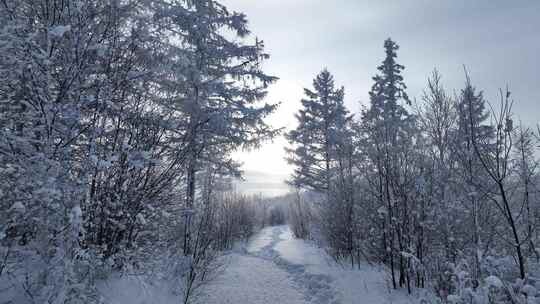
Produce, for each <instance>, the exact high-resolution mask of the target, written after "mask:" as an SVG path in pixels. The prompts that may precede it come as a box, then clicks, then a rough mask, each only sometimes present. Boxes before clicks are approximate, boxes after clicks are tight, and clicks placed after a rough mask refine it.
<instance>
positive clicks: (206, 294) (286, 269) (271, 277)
mask: <svg viewBox="0 0 540 304" xmlns="http://www.w3.org/2000/svg"><path fill="white" fill-rule="evenodd" d="M227 258H228V265H227V267H226V268H225V270H224V272H223V273H222V274H221V275H219V276H218V277H217V278H216V279H215V280H214V281H212V282H210V283H209V284H208V285H207V286H205V287H204V290H203V294H202V296H201V297H200V298H199V301H198V302H199V303H205V304H226V303H234V304H243V303H246V304H278V303H279V304H281V303H283V304H286V303H287V304H288V303H290V304H307V303H312V304H322V303H325V304H326V303H329V304H331V303H334V304H338V303H340V304H341V303H343V304H347V303H351V304H352V303H366V304H367V303H370V304H371V303H374V304H376V303H381V304H384V303H399V304H402V303H409V298H408V297H406V296H404V295H402V294H401V293H393V294H390V293H389V292H388V288H387V283H386V281H385V276H384V274H383V273H382V272H381V271H380V270H379V269H378V268H376V267H370V266H366V267H364V268H363V269H361V270H351V269H346V268H342V267H339V266H338V265H335V264H334V263H333V262H332V261H331V260H330V259H329V258H328V256H327V255H326V254H325V253H324V251H323V250H321V249H319V248H316V247H315V246H312V245H311V244H308V243H306V242H304V241H302V240H296V239H294V238H293V237H292V234H291V231H290V230H289V228H288V227H287V226H276V227H268V228H265V229H263V230H262V231H261V232H260V233H259V234H258V235H257V236H256V237H255V238H254V239H253V240H252V241H251V242H250V243H249V245H248V247H247V250H246V251H245V252H243V253H233V254H230V255H229V256H228V257H227Z"/></svg>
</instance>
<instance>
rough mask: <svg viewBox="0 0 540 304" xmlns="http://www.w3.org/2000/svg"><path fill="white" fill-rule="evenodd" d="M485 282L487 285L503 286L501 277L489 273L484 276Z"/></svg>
mask: <svg viewBox="0 0 540 304" xmlns="http://www.w3.org/2000/svg"><path fill="white" fill-rule="evenodd" d="M485 282H486V284H487V285H488V286H493V287H497V288H502V287H503V283H502V281H501V279H499V278H498V277H496V276H494V275H490V276H489V277H487V278H485Z"/></svg>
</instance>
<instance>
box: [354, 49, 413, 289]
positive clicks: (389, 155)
mask: <svg viewBox="0 0 540 304" xmlns="http://www.w3.org/2000/svg"><path fill="white" fill-rule="evenodd" d="M384 48H385V54H386V57H385V59H384V61H383V62H382V64H381V65H380V66H379V67H378V68H377V69H378V70H379V73H380V74H378V75H377V76H375V77H373V80H374V81H375V83H374V84H373V86H372V89H371V91H370V93H369V95H370V105H369V107H368V108H367V109H365V110H364V111H363V113H362V126H361V131H362V133H363V134H361V136H362V137H363V138H364V140H363V147H364V149H365V153H366V154H367V158H368V159H369V160H370V162H371V164H372V166H373V170H374V171H375V172H376V174H375V175H374V176H372V177H371V178H372V179H374V180H373V181H372V182H371V184H372V185H373V186H374V187H375V189H374V191H375V193H377V195H378V200H379V204H380V207H379V212H380V214H381V215H384V219H383V221H384V222H383V226H384V228H383V235H382V240H383V250H384V251H385V252H386V253H387V258H386V262H387V263H388V264H389V265H390V269H391V274H392V284H393V286H394V288H396V287H397V283H396V276H395V271H394V266H395V262H396V259H399V267H400V268H399V270H400V278H399V284H400V286H403V284H405V283H406V284H407V285H408V284H409V281H408V277H407V275H406V273H405V272H406V267H407V265H406V261H404V259H403V256H402V255H401V254H400V252H404V250H405V248H408V245H409V244H410V240H409V239H407V238H408V237H409V225H410V221H409V213H410V210H409V204H410V202H409V198H408V192H407V189H410V188H411V186H412V185H411V184H412V183H414V181H413V179H412V178H411V176H410V171H409V165H410V164H411V159H410V157H411V156H412V153H409V152H410V150H411V149H412V147H413V144H414V141H413V138H414V136H415V123H414V116H412V115H411V114H409V112H408V111H407V109H406V108H405V106H407V105H410V101H409V98H408V95H407V93H406V92H405V89H406V88H407V86H406V85H405V83H404V82H403V76H402V75H401V73H402V71H403V69H404V66H402V65H400V64H398V63H397V62H396V58H397V53H396V52H397V50H398V49H399V46H398V45H397V44H396V43H395V42H394V41H392V40H391V39H387V40H386V41H385V42H384Z"/></svg>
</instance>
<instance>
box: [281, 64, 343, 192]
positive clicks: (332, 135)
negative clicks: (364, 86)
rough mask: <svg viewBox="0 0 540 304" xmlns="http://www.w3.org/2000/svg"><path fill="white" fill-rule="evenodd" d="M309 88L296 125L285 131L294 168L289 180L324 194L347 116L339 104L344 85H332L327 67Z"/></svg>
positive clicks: (330, 178)
mask: <svg viewBox="0 0 540 304" xmlns="http://www.w3.org/2000/svg"><path fill="white" fill-rule="evenodd" d="M313 89H314V90H313V91H312V90H309V89H304V93H305V95H306V98H305V99H302V101H301V102H302V109H300V110H299V112H298V113H297V114H296V119H297V120H298V126H297V128H296V129H294V130H292V131H290V132H289V133H288V134H287V140H288V141H289V143H290V144H291V146H292V148H290V149H287V151H288V153H289V157H288V158H287V160H288V161H289V163H290V164H292V165H293V166H294V167H295V169H294V175H293V177H292V179H291V181H290V183H291V184H292V185H294V186H297V187H300V188H308V189H311V190H315V191H318V192H321V193H327V192H328V191H329V190H330V188H331V181H332V179H333V178H334V168H335V166H336V163H335V162H336V160H337V153H338V151H337V148H338V146H339V144H340V143H341V142H342V141H343V140H344V138H343V137H344V134H345V133H344V131H345V129H346V126H347V122H348V121H350V117H349V115H348V111H347V109H345V106H344V104H343V97H344V88H343V87H341V88H335V85H334V77H333V76H332V75H331V74H330V72H328V70H326V69H325V70H323V71H322V72H321V73H319V74H318V75H317V77H316V78H315V79H314V80H313Z"/></svg>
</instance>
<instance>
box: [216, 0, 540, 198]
mask: <svg viewBox="0 0 540 304" xmlns="http://www.w3.org/2000/svg"><path fill="white" fill-rule="evenodd" d="M221 2H222V3H224V4H225V5H226V6H227V7H228V8H229V9H230V10H235V11H241V12H244V13H246V14H247V16H248V20H249V22H250V29H251V30H252V32H253V34H255V35H256V36H258V37H259V38H261V39H263V40H264V41H265V44H266V50H267V52H269V53H270V54H271V56H272V57H271V59H270V60H269V61H268V62H267V63H266V65H265V67H266V71H267V72H268V73H270V74H272V75H275V76H278V77H280V81H279V82H278V83H277V84H276V85H274V86H272V87H271V89H270V94H269V96H268V100H269V101H273V102H274V101H282V102H283V104H282V106H281V108H280V110H279V111H278V112H277V113H276V114H275V115H274V116H273V117H272V118H271V123H273V124H274V125H275V126H284V127H287V128H292V127H294V125H295V119H294V116H293V114H294V112H296V110H297V109H298V108H299V106H300V102H299V101H300V98H301V97H302V91H303V90H302V89H303V88H304V87H311V82H312V79H313V77H314V76H315V75H316V73H318V72H319V71H320V70H321V69H322V68H323V67H327V68H328V69H329V70H330V71H331V72H332V73H333V74H334V76H335V79H336V83H337V84H338V85H344V86H345V92H346V104H347V106H348V107H349V109H350V110H351V111H353V112H357V111H358V109H359V102H366V101H367V96H368V91H369V88H370V87H371V84H372V81H371V77H372V76H373V75H374V74H375V73H376V67H377V66H378V65H379V64H380V62H381V61H382V59H383V56H384V52H383V47H382V45H383V41H384V40H385V39H386V38H388V37H391V38H392V39H393V40H395V41H396V42H397V43H398V44H399V45H400V50H399V51H398V61H399V62H400V63H401V64H403V65H405V72H404V77H405V82H406V83H407V85H408V87H409V89H408V93H409V96H411V97H419V96H420V95H421V92H422V89H423V88H424V86H425V83H426V78H427V77H428V75H429V74H430V73H431V71H432V70H433V68H435V67H436V68H437V69H438V70H439V71H440V72H441V73H442V75H443V82H444V84H445V86H446V87H447V88H448V89H459V88H460V87H461V86H462V84H463V82H464V77H463V67H462V65H463V64H465V65H466V66H467V68H468V70H469V72H470V75H471V78H472V80H473V83H474V84H475V85H476V86H477V87H478V88H480V89H482V90H483V91H484V94H485V96H486V97H487V99H488V100H491V101H493V100H495V98H496V94H497V92H498V89H499V88H504V87H506V85H508V86H509V88H510V90H511V91H512V96H513V97H514V99H515V100H516V104H515V107H514V111H515V113H516V115H517V116H519V117H520V118H521V119H522V120H523V121H524V122H525V123H527V124H535V123H536V122H537V121H540V119H539V118H540V117H539V114H540V107H539V105H540V86H539V84H540V76H539V74H538V70H540V60H539V59H538V57H539V56H540V1H538V0H528V1H500V0H495V1H494V0H491V1H490V0H481V1H477V0H447V1H442V0H441V1H436V0H402V1H397V0H392V1H391V0H380V1H375V0H371V1H363V0H333V1H328V0H326V1H322V0H222V1H221ZM284 145H285V141H284V140H283V139H278V140H276V141H275V142H274V143H268V144H266V145H264V146H263V147H262V148H261V149H260V150H258V151H254V152H249V153H245V152H242V153H239V154H238V155H237V158H238V159H241V160H242V161H244V164H245V165H244V169H245V170H246V172H247V173H248V174H247V179H248V180H249V181H253V180H257V182H256V183H250V184H249V185H245V187H242V186H240V188H241V189H242V190H246V191H249V192H254V191H259V190H260V191H261V192H263V193H268V194H272V195H273V194H276V193H279V191H276V184H277V183H280V181H281V180H282V179H284V178H286V177H287V175H288V174H289V173H290V172H291V168H290V167H289V166H288V165H287V164H286V162H285V161H284V160H283V157H284V156H285V153H284V151H283V147H284ZM263 173H264V174H263ZM263 176H264V178H262V177H263ZM263 179H267V180H268V182H269V184H272V190H271V191H270V190H267V189H266V187H265V186H264V181H263V182H261V180H263ZM283 189H284V188H283Z"/></svg>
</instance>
